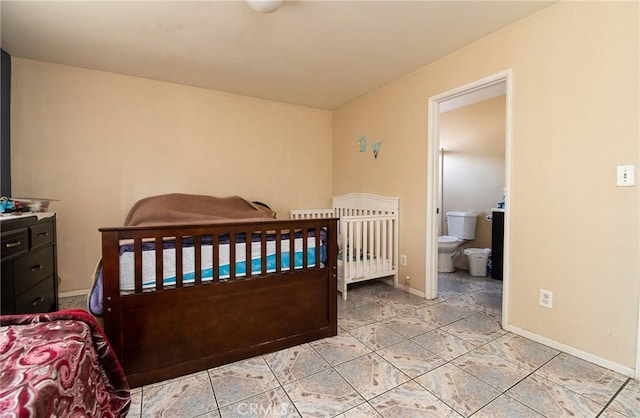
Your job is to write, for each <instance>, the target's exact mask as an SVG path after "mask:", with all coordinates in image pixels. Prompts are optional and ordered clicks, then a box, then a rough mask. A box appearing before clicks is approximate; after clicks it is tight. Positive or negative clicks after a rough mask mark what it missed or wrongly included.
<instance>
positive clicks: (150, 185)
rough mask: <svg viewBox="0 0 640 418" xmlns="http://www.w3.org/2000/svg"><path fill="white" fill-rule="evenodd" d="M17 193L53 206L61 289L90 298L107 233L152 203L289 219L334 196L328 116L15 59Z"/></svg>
mask: <svg viewBox="0 0 640 418" xmlns="http://www.w3.org/2000/svg"><path fill="white" fill-rule="evenodd" d="M12 70H13V71H12V78H13V80H12V90H11V93H12V112H11V116H12V126H11V128H12V130H11V134H12V149H11V151H12V173H13V193H14V195H15V196H19V195H22V196H40V197H51V198H56V199H60V201H59V202H54V203H52V204H51V209H52V210H55V211H56V212H57V216H58V265H59V275H60V277H61V279H62V282H61V285H60V290H61V291H63V292H64V291H72V290H76V289H87V288H88V287H89V286H90V285H91V279H90V277H91V275H92V273H93V269H94V267H95V264H96V262H97V261H98V259H99V257H100V234H99V233H98V228H99V227H102V226H118V225H122V223H123V221H124V218H125V216H126V214H127V211H128V209H129V208H130V207H131V205H132V204H133V203H135V202H136V201H137V200H139V199H141V198H143V197H146V196H151V195H157V194H163V193H172V192H181V193H196V194H208V195H215V196H228V195H240V196H242V197H245V198H247V199H249V200H260V201H263V202H266V203H268V204H269V205H270V206H271V207H272V208H273V209H274V210H276V211H277V212H279V218H285V219H286V218H288V216H289V215H288V211H289V210H290V209H292V208H299V207H305V208H306V207H326V206H327V205H329V204H330V198H331V195H332V194H331V146H332V145H331V138H332V115H331V112H328V111H321V110H315V109H309V108H304V107H297V106H290V105H285V104H281V103H276V102H269V101H264V100H258V99H251V98H247V97H243V96H237V95H231V94H225V93H220V92H215V91H210V90H204V89H198V88H192V87H186V86H180V85H175V84H169V83H162V82H157V81H152V80H145V79H141V78H135V77H127V76H122V75H117V74H110V73H104V72H99V71H91V70H85V69H80V68H74V67H67V66H61V65H55V64H47V63H42V62H36V61H30V60H24V59H19V58H15V57H14V58H13V69H12Z"/></svg>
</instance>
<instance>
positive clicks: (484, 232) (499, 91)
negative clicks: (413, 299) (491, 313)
mask: <svg viewBox="0 0 640 418" xmlns="http://www.w3.org/2000/svg"><path fill="white" fill-rule="evenodd" d="M492 106H493V107H496V106H497V108H498V109H500V106H502V107H501V109H502V113H501V114H498V118H499V119H500V120H498V121H495V120H494V122H493V123H494V126H495V123H498V124H500V123H502V126H500V128H503V130H500V131H499V132H504V135H503V138H493V139H486V138H488V137H490V136H491V135H492V134H491V133H489V134H488V133H487V132H484V133H483V132H474V131H471V130H470V129H469V127H468V126H467V127H465V126H463V125H464V124H465V123H466V122H465V121H472V120H473V118H475V119H477V118H478V117H482V115H477V114H476V115H474V113H476V112H494V113H493V114H494V117H495V112H496V110H495V109H493V110H491V109H492V108H491V107H492ZM487 114H489V113H487ZM478 126H481V125H478ZM465 129H466V131H465ZM483 129H484V128H482V127H481V128H480V129H476V130H477V131H482V130H483ZM489 129H490V128H489ZM485 130H486V129H485ZM494 130H495V127H494ZM458 131H459V132H458ZM483 135H484V138H485V139H483ZM494 135H496V134H494ZM510 145H511V71H510V70H509V71H505V72H502V73H499V74H495V75H493V76H490V77H487V78H485V79H482V80H478V81H476V82H473V83H470V84H468V85H465V86H461V87H459V88H456V89H453V90H450V91H447V92H444V93H441V94H439V95H436V96H433V97H430V98H429V132H428V158H427V161H428V169H427V185H428V188H427V231H426V233H427V237H426V238H427V254H426V260H427V265H426V273H427V274H426V279H425V294H426V297H427V298H428V299H432V298H435V297H437V295H438V236H439V235H441V234H445V233H446V232H447V229H446V212H447V211H465V212H469V211H471V212H476V213H478V214H479V216H478V219H477V227H476V238H475V239H474V240H473V241H472V242H471V243H470V244H471V246H473V247H478V246H480V247H482V248H491V234H492V231H491V225H492V222H491V220H490V219H487V216H492V215H493V212H492V211H491V208H496V207H497V206H498V202H502V195H503V188H504V195H505V205H506V207H507V208H508V207H509V198H508V196H509V193H508V191H509V175H510V149H511V146H510ZM496 147H502V149H498V150H496ZM491 165H493V167H491ZM496 176H497V177H499V178H496ZM452 177H453V178H452ZM456 177H457V178H456ZM465 179H466V180H465ZM504 215H505V216H504V218H505V225H504V230H505V241H504V253H503V269H502V271H503V273H504V274H503V283H502V284H503V286H502V287H503V299H502V313H503V315H502V320H503V324H506V323H507V318H506V313H507V312H508V310H507V306H508V300H507V299H508V283H509V275H508V271H509V270H508V266H509V263H508V260H509V242H508V236H509V235H508V231H509V212H508V210H507V211H505V212H504ZM463 245H464V244H463ZM460 252H461V253H462V250H461V251H460ZM465 261H466V257H465V256H462V255H461V256H459V257H458V261H457V262H455V264H456V267H457V268H462V269H468V268H469V266H468V264H467V263H466V262H465Z"/></svg>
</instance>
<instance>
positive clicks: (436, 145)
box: [424, 69, 640, 361]
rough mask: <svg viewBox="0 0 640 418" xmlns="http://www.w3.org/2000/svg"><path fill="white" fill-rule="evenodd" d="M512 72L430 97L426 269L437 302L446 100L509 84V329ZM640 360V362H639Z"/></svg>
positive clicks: (505, 296) (505, 297)
mask: <svg viewBox="0 0 640 418" xmlns="http://www.w3.org/2000/svg"><path fill="white" fill-rule="evenodd" d="M512 77H513V76H512V71H511V69H509V70H505V71H502V72H499V73H497V74H493V75H490V76H488V77H485V78H483V79H480V80H477V81H474V82H472V83H469V84H465V85H463V86H460V87H457V88H454V89H452V90H449V91H446V92H444V93H440V94H437V95H435V96H431V97H429V106H428V107H429V110H428V111H429V114H428V125H429V128H428V132H427V173H426V174H427V220H426V226H427V228H426V234H427V235H426V244H427V245H426V256H425V260H426V266H425V272H426V274H425V283H424V289H425V296H426V298H427V299H434V298H436V297H437V296H438V214H437V208H438V175H439V174H438V173H439V158H438V155H439V154H438V153H439V150H440V138H439V131H440V104H441V103H442V102H444V101H445V100H449V99H453V98H454V97H458V96H463V95H465V94H468V93H471V92H473V91H476V90H479V89H483V88H485V87H489V86H492V85H494V84H498V83H503V82H504V83H505V84H506V96H505V98H506V126H505V189H506V200H505V204H506V207H507V210H506V211H505V224H504V273H503V279H504V280H503V284H502V289H503V292H502V326H503V328H505V327H506V326H507V324H508V323H509V321H508V312H509V309H508V308H509V272H510V263H509V260H510V253H511V251H510V241H511V240H510V236H511V233H510V232H511V215H510V212H511V211H510V208H511V207H512V206H511V199H510V195H511V193H510V191H511V127H512V120H511V119H512V115H513V112H512V106H513V100H512V83H513V81H512ZM639 361H640V360H639Z"/></svg>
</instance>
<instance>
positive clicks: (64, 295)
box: [58, 289, 91, 298]
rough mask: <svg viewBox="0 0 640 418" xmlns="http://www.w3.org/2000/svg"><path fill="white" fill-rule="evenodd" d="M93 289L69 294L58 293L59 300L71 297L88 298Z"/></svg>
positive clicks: (72, 291)
mask: <svg viewBox="0 0 640 418" xmlns="http://www.w3.org/2000/svg"><path fill="white" fill-rule="evenodd" d="M90 291H91V289H80V290H70V291H68V292H58V297H59V298H68V297H70V296H86V295H88V294H89V292H90Z"/></svg>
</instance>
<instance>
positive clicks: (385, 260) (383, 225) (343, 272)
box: [291, 193, 399, 300]
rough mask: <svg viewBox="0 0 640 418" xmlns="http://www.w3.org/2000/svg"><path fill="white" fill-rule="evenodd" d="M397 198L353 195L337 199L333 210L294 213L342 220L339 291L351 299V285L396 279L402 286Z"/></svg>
mask: <svg viewBox="0 0 640 418" xmlns="http://www.w3.org/2000/svg"><path fill="white" fill-rule="evenodd" d="M398 208H399V199H398V198H397V197H384V196H378V195H373V194H367V193H352V194H347V195H344V196H339V197H334V198H333V208H332V209H303V210H292V211H291V218H292V219H322V218H334V217H335V218H339V219H340V222H339V226H338V236H339V238H338V246H339V251H340V252H339V255H338V262H337V267H338V290H339V291H340V293H341V294H342V298H343V299H344V300H347V286H348V285H349V284H350V283H356V282H360V281H364V280H371V279H377V278H381V277H392V278H393V286H394V287H396V286H397V285H398Z"/></svg>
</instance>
